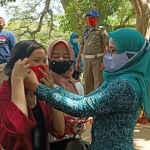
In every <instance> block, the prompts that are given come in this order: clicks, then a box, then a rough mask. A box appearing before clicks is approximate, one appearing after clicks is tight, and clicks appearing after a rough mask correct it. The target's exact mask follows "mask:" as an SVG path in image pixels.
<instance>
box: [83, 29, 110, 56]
mask: <svg viewBox="0 0 150 150" xmlns="http://www.w3.org/2000/svg"><path fill="white" fill-rule="evenodd" d="M108 42H109V40H108V34H107V32H106V29H105V27H104V26H97V27H96V28H95V29H89V28H87V29H85V30H84V32H83V33H82V36H81V39H80V45H84V49H83V55H94V54H98V53H103V52H104V50H103V45H104V44H106V43H108Z"/></svg>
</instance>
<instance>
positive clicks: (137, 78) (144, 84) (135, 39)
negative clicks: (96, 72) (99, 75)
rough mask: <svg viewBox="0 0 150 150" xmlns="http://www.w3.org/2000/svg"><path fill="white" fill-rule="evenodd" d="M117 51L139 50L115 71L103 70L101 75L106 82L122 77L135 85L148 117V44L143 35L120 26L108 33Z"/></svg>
mask: <svg viewBox="0 0 150 150" xmlns="http://www.w3.org/2000/svg"><path fill="white" fill-rule="evenodd" d="M109 38H112V39H113V41H114V43H115V45H116V50H117V53H118V54H119V53H124V52H127V51H129V52H139V51H140V50H141V49H142V50H141V51H140V52H139V53H138V55H136V57H135V58H134V59H133V60H131V61H130V62H129V63H127V64H126V65H125V66H124V67H122V68H121V69H119V70H118V71H116V72H113V73H111V72H109V71H107V70H104V72H103V75H104V79H105V81H106V82H107V83H108V82H110V81H111V80H113V79H115V78H118V77H123V78H126V79H128V81H129V82H130V83H132V85H133V86H134V87H135V89H136V91H137V94H138V96H139V97H140V102H141V106H142V108H143V109H144V112H145V115H146V117H147V118H150V89H149V85H150V44H149V41H147V40H146V39H145V38H144V37H143V35H142V34H141V33H140V32H138V31H136V30H134V29H130V28H121V29H118V30H116V31H114V32H110V33H109Z"/></svg>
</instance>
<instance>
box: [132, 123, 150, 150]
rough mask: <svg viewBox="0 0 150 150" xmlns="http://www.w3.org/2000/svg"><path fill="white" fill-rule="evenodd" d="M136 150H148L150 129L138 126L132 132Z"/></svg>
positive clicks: (149, 149) (149, 146)
mask: <svg viewBox="0 0 150 150" xmlns="http://www.w3.org/2000/svg"><path fill="white" fill-rule="evenodd" d="M134 145H135V148H136V150H150V128H148V127H143V126H140V125H138V126H137V127H136V128H135V130H134Z"/></svg>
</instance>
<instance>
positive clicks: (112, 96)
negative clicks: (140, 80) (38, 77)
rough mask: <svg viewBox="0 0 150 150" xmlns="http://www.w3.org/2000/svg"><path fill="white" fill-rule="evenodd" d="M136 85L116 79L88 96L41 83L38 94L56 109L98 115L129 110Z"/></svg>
mask: <svg viewBox="0 0 150 150" xmlns="http://www.w3.org/2000/svg"><path fill="white" fill-rule="evenodd" d="M135 94H136V92H135V89H134V87H133V86H132V85H131V84H130V83H129V82H128V81H127V80H125V79H122V78H120V79H116V80H113V81H112V82H110V83H109V84H108V85H107V86H106V88H104V89H101V88H98V89H97V90H95V91H94V92H93V93H91V94H89V95H87V96H78V95H76V94H73V93H70V92H67V91H66V90H64V89H62V88H61V87H59V86H57V87H56V88H55V89H54V90H51V89H50V88H47V87H45V86H44V85H42V84H40V85H39V86H38V87H37V90H36V95H37V96H38V97H39V99H43V100H45V101H46V102H47V103H49V104H50V105H52V106H53V107H55V108H56V109H58V110H60V111H63V112H65V113H67V114H69V115H72V116H76V117H88V116H97V115H100V114H108V113H112V112H119V111H128V109H129V106H130V105H131V104H133V103H134V102H132V101H130V100H131V99H132V97H135Z"/></svg>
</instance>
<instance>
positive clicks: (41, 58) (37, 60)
mask: <svg viewBox="0 0 150 150" xmlns="http://www.w3.org/2000/svg"><path fill="white" fill-rule="evenodd" d="M28 63H30V64H31V66H38V65H45V64H47V58H46V53H45V51H44V49H41V48H40V49H36V50H34V51H33V53H32V54H31V55H30V56H29V57H28Z"/></svg>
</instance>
